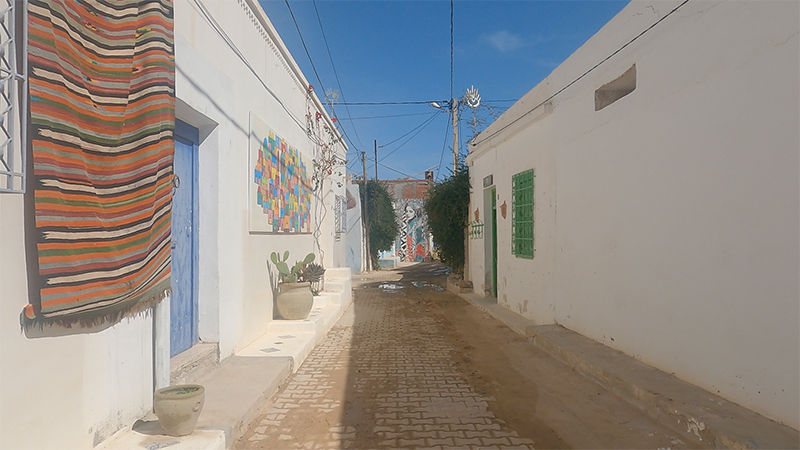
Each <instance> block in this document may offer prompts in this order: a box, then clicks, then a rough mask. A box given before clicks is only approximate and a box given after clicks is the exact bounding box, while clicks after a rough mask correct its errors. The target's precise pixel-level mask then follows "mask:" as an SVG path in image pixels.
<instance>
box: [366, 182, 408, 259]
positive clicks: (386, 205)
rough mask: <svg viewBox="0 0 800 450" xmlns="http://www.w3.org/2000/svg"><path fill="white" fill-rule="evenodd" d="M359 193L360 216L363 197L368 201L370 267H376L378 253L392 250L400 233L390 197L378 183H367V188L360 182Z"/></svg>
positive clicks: (384, 187)
mask: <svg viewBox="0 0 800 450" xmlns="http://www.w3.org/2000/svg"><path fill="white" fill-rule="evenodd" d="M358 184H359V191H360V193H361V214H362V215H363V214H364V204H365V203H366V202H365V201H364V195H365V194H367V198H368V199H369V200H368V202H369V203H367V214H368V215H369V250H370V258H371V259H372V267H377V266H378V252H379V251H385V250H389V249H391V248H392V244H393V243H394V240H395V238H396V237H397V235H398V233H399V232H400V227H399V226H398V225H397V221H396V220H395V215H394V206H393V205H392V196H391V195H390V194H389V191H388V190H387V189H386V186H384V185H383V184H382V183H380V182H376V181H374V180H369V181H367V188H366V189H364V183H363V182H360V183H358Z"/></svg>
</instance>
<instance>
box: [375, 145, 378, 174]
mask: <svg viewBox="0 0 800 450" xmlns="http://www.w3.org/2000/svg"><path fill="white" fill-rule="evenodd" d="M375 181H378V140H377V139H375Z"/></svg>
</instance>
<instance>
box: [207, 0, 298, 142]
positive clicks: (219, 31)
mask: <svg viewBox="0 0 800 450" xmlns="http://www.w3.org/2000/svg"><path fill="white" fill-rule="evenodd" d="M193 1H194V4H195V6H197V8H198V10H199V11H200V14H202V16H203V18H204V19H205V20H206V22H208V23H209V25H211V28H212V29H213V30H214V31H215V32H216V33H217V34H218V35H219V36H220V37H221V38H222V40H223V41H225V44H227V45H228V47H230V49H231V50H233V53H234V54H235V55H236V56H237V57H238V58H239V59H240V60H241V61H242V62H243V63H244V65H245V66H246V67H247V68H248V69H249V70H250V72H251V73H252V74H253V76H255V77H256V79H257V80H258V81H259V83H261V86H263V87H264V89H265V90H266V91H267V93H269V95H270V96H272V98H274V99H275V101H276V102H278V104H279V105H281V108H283V110H284V111H286V113H287V114H288V115H289V117H290V118H291V119H292V121H294V123H296V124H297V126H299V127H300V128H301V129H302V130H303V131H304V132H305V130H306V126H305V124H304V123H303V122H302V121H301V120H300V119H299V118H297V117H296V116H295V115H294V114H293V113H292V111H290V110H289V108H288V107H287V106H286V105H285V104H284V103H283V101H282V100H281V99H280V97H278V95H277V94H275V92H274V91H273V90H272V89H270V88H269V86H267V83H266V82H264V80H263V79H262V78H261V76H259V75H258V72H256V70H255V69H254V68H253V66H252V65H251V64H250V62H249V61H248V60H247V58H246V57H245V56H244V54H242V52H241V51H240V50H239V48H238V47H236V44H234V42H233V40H231V38H230V37H228V35H227V33H225V31H224V30H223V29H222V27H221V26H220V25H219V23H218V22H217V21H216V19H214V16H212V15H211V13H210V12H209V11H208V10H207V9H206V7H205V5H204V4H203V2H202V1H200V0H193Z"/></svg>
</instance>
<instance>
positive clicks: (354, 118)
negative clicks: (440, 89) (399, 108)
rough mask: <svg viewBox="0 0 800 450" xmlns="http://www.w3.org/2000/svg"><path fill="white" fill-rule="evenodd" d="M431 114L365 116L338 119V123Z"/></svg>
mask: <svg viewBox="0 0 800 450" xmlns="http://www.w3.org/2000/svg"><path fill="white" fill-rule="evenodd" d="M428 114H431V113H430V112H424V113H411V114H392V115H388V116H365V117H349V118H347V119H342V118H339V120H340V121H342V120H371V119H393V118H396V117H411V116H427V115H428Z"/></svg>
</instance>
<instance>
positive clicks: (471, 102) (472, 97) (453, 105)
mask: <svg viewBox="0 0 800 450" xmlns="http://www.w3.org/2000/svg"><path fill="white" fill-rule="evenodd" d="M461 103H463V104H465V105H467V106H469V107H470V108H472V115H473V120H476V119H475V118H474V117H475V110H476V109H477V108H478V107H479V106H480V105H481V96H480V94H479V93H478V90H477V89H475V87H474V86H470V88H469V89H467V90H466V91H465V92H464V97H463V98H462V99H461V100H459V99H457V98H454V99H452V100H450V101H449V102H448V105H447V107H446V108H445V107H443V106H442V105H440V104H438V103H436V102H430V105H431V106H433V107H434V108H437V109H441V110H442V111H446V112H449V113H450V114H451V115H452V117H453V173H454V174H455V173H458V108H459V106H460V105H461Z"/></svg>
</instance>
